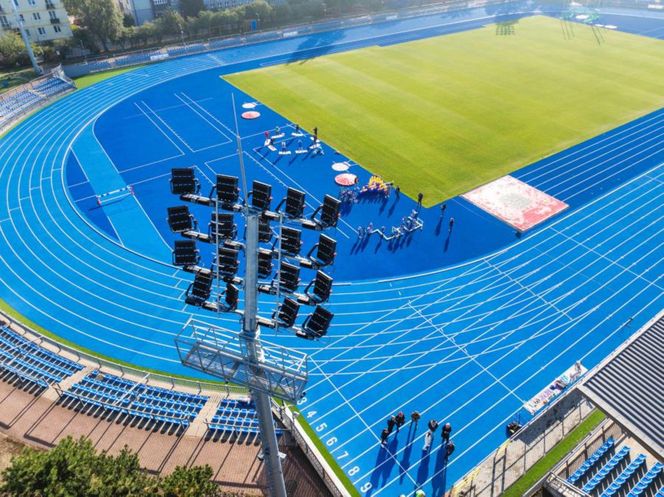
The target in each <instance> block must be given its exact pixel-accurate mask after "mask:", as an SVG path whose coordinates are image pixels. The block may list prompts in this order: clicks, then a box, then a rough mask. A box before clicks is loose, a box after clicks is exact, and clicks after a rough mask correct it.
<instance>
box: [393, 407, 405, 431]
mask: <svg viewBox="0 0 664 497" xmlns="http://www.w3.org/2000/svg"><path fill="white" fill-rule="evenodd" d="M394 420H395V421H396V423H397V432H398V431H399V429H400V428H401V427H402V426H403V425H404V424H406V415H405V414H404V413H403V411H399V412H398V413H397V415H396V416H395V418H394Z"/></svg>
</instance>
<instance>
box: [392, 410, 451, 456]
mask: <svg viewBox="0 0 664 497" xmlns="http://www.w3.org/2000/svg"><path fill="white" fill-rule="evenodd" d="M420 418H421V415H420V413H419V412H417V411H413V412H412V413H411V415H410V421H411V423H413V424H414V425H415V426H417V423H418V422H419V420H420ZM404 424H406V415H405V414H404V413H403V411H399V412H398V413H397V414H395V415H392V416H390V417H389V418H387V426H386V427H385V428H383V431H382V432H381V433H380V445H381V446H382V447H385V446H386V445H387V441H388V439H389V438H390V435H391V434H392V432H394V430H395V428H396V433H399V430H400V429H401V427H402V426H403V425H404ZM436 430H438V421H436V420H435V419H432V420H430V421H429V422H428V423H427V432H426V433H425V435H424V446H423V447H422V451H423V452H429V450H431V444H432V442H433V437H434V433H435V432H436ZM451 435H452V424H451V423H445V424H444V425H443V428H442V429H441V438H442V443H443V444H444V445H445V454H446V455H447V457H449V456H451V455H452V453H453V452H454V449H455V446H454V442H453V441H452V440H451V439H450V436H451Z"/></svg>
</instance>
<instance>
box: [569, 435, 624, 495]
mask: <svg viewBox="0 0 664 497" xmlns="http://www.w3.org/2000/svg"><path fill="white" fill-rule="evenodd" d="M614 443H615V442H614V441H613V438H609V439H608V440H607V441H606V442H604V443H603V444H602V446H601V447H599V448H598V449H597V450H596V451H595V452H593V453H592V454H591V455H590V457H589V458H588V459H586V461H585V462H584V463H583V464H582V465H581V467H580V468H579V469H577V470H576V471H575V472H574V473H572V475H571V476H570V477H569V478H567V481H568V482H570V483H571V484H573V485H576V484H577V483H578V482H580V481H581V480H582V479H583V478H585V477H586V476H587V475H591V474H592V471H594V469H596V468H598V467H599V466H600V465H601V461H602V460H603V459H604V458H605V457H606V456H607V455H609V454H612V453H613V450H614Z"/></svg>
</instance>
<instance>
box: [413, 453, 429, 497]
mask: <svg viewBox="0 0 664 497" xmlns="http://www.w3.org/2000/svg"><path fill="white" fill-rule="evenodd" d="M430 458H431V449H429V450H422V458H421V459H420V466H419V467H418V468H417V479H416V480H415V481H416V482H417V488H420V487H421V486H422V485H424V483H425V482H426V481H427V478H429V459H430Z"/></svg>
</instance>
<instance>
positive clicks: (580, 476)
mask: <svg viewBox="0 0 664 497" xmlns="http://www.w3.org/2000/svg"><path fill="white" fill-rule="evenodd" d="M567 481H568V482H570V483H571V484H573V485H575V486H576V487H578V488H580V489H582V490H583V491H584V492H585V493H587V494H589V495H591V496H592V497H654V496H655V495H656V493H657V492H658V488H659V487H660V486H661V485H663V484H664V465H663V464H661V463H656V464H654V465H653V466H652V468H650V469H648V467H647V462H646V456H645V455H643V454H639V455H637V456H636V458H634V460H632V459H631V451H630V448H629V447H628V446H622V447H620V448H619V449H616V444H615V441H614V440H613V438H609V439H608V440H607V441H606V442H604V443H603V444H602V445H601V446H600V447H599V448H598V449H597V450H595V452H593V453H592V454H591V455H590V456H589V457H588V458H587V459H586V460H585V461H584V462H583V464H582V465H581V466H580V467H579V469H577V470H576V471H575V472H574V473H573V474H572V475H570V476H569V478H568V479H567ZM663 488H664V487H663ZM659 491H662V489H660V490H659Z"/></svg>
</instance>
